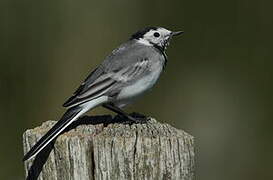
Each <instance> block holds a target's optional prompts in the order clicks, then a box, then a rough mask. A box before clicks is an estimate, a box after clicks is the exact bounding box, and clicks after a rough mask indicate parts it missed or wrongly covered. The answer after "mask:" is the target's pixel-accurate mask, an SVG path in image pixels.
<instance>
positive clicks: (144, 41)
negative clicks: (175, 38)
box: [137, 38, 152, 46]
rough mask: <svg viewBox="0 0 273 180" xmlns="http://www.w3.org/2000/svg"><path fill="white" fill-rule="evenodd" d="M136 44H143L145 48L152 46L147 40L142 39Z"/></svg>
mask: <svg viewBox="0 0 273 180" xmlns="http://www.w3.org/2000/svg"><path fill="white" fill-rule="evenodd" d="M137 42H139V43H141V44H144V45H146V46H152V44H151V43H150V42H149V41H148V40H146V39H143V38H140V39H138V40H137Z"/></svg>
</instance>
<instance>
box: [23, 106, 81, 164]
mask: <svg viewBox="0 0 273 180" xmlns="http://www.w3.org/2000/svg"><path fill="white" fill-rule="evenodd" d="M81 110H82V108H81V107H73V108H70V109H68V110H67V111H66V112H65V114H64V115H63V116H62V118H61V119H60V120H59V121H58V122H57V123H56V124H55V125H54V126H53V127H52V128H51V129H50V130H49V131H48V132H47V133H46V134H45V135H44V136H43V137H42V138H41V139H40V140H39V141H38V142H37V143H36V144H35V145H34V146H33V147H32V148H31V149H30V151H28V152H27V153H26V154H25V155H24V158H23V161H25V160H27V159H30V158H31V157H33V156H35V155H36V154H38V153H39V152H40V151H41V150H42V149H43V148H44V147H45V146H46V145H47V144H48V143H50V142H51V141H52V140H53V139H55V138H56V137H57V136H58V135H59V134H60V133H61V132H63V131H64V129H65V128H66V127H67V126H68V125H69V124H70V123H72V120H73V118H74V117H75V116H76V115H77V114H78V113H79V112H80V111H81Z"/></svg>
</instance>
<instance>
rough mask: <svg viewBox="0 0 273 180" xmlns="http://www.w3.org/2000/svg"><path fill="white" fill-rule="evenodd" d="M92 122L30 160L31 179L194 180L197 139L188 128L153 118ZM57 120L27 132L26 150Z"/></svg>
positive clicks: (70, 131)
mask: <svg viewBox="0 0 273 180" xmlns="http://www.w3.org/2000/svg"><path fill="white" fill-rule="evenodd" d="M92 118H93V119H98V118H102V119H107V118H108V120H109V118H111V117H109V116H103V117H97V116H96V117H92ZM86 122H87V121H85V123H82V124H77V125H75V126H74V127H73V128H74V129H71V130H69V131H67V132H65V133H63V134H62V135H60V136H59V137H58V138H57V140H56V141H55V142H53V143H51V144H50V145H49V146H48V147H47V148H46V149H45V150H43V151H42V152H41V153H39V154H38V155H37V156H36V157H35V158H34V159H31V160H29V161H26V162H25V171H26V177H27V179H39V180H89V179H90V180H116V179H117V180H143V179H147V180H152V179H155V180H160V179H162V180H165V179H175V180H193V179H194V144H193V143H194V141H193V137H192V136H191V135H189V134H187V133H186V132H184V131H182V130H178V129H176V128H174V127H172V126H170V125H168V124H165V123H159V122H157V121H156V120H155V119H152V118H151V119H150V120H149V121H148V123H146V124H132V125H129V124H122V123H113V124H96V125H92V124H88V123H86ZM90 122H92V119H91V120H90ZM99 122H100V121H99ZM101 122H103V120H102V121H101ZM54 124H55V121H47V122H45V123H43V124H42V125H41V126H40V127H37V128H34V129H30V130H27V131H26V132H25V133H24V135H23V145H24V152H25V153H26V152H27V151H28V150H30V148H31V147H32V146H33V145H34V144H35V143H36V142H37V140H38V139H39V138H41V137H42V136H43V135H44V134H45V133H46V132H47V131H48V130H49V128H51V127H52V126H53V125H54ZM76 126H77V127H76Z"/></svg>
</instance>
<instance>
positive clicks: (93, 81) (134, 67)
mask: <svg viewBox="0 0 273 180" xmlns="http://www.w3.org/2000/svg"><path fill="white" fill-rule="evenodd" d="M182 33H183V31H170V30H168V29H166V28H163V27H156V26H153V27H145V28H143V29H141V30H139V31H137V32H135V33H134V34H132V35H131V37H130V38H129V40H127V41H126V42H125V43H122V44H121V45H120V46H119V47H118V48H116V49H114V50H113V51H112V52H111V53H110V55H108V56H107V57H106V58H105V59H104V60H103V61H102V63H101V64H100V65H98V66H97V67H96V68H95V69H94V70H93V71H92V72H91V73H90V74H89V75H88V76H87V78H86V79H85V80H84V81H83V83H82V84H81V85H80V86H79V87H78V89H77V90H76V91H75V92H74V93H73V95H72V96H71V97H70V98H69V99H68V100H67V101H65V103H64V104H63V107H65V108H67V110H66V112H65V113H64V114H63V116H62V117H61V119H60V120H59V121H57V123H56V124H55V125H54V126H53V127H52V128H51V129H50V130H49V131H48V132H47V133H46V134H45V135H44V136H42V137H41V138H40V139H39V140H38V142H37V143H36V144H35V145H34V146H33V147H32V148H31V149H30V150H29V151H28V152H27V153H26V154H25V155H24V157H23V161H26V160H28V159H31V158H33V157H35V156H36V155H37V154H38V153H40V152H41V150H43V149H44V148H45V147H46V146H47V145H48V144H49V143H50V142H52V141H53V140H54V139H55V138H56V137H57V136H58V135H59V134H60V133H62V132H63V131H64V130H65V129H66V128H67V127H68V126H69V125H70V124H71V123H72V122H74V121H76V120H77V119H79V118H80V117H81V116H82V115H83V114H85V113H86V112H87V111H89V110H91V109H93V108H95V107H98V106H102V107H104V108H106V109H109V110H111V111H113V112H115V113H118V114H120V115H122V116H124V117H126V118H127V119H129V120H131V121H133V122H134V121H137V119H136V118H134V117H132V116H131V115H130V114H128V113H126V112H125V111H124V110H123V108H124V107H125V106H126V105H128V104H131V103H133V102H134V101H135V100H136V99H137V98H138V97H140V96H141V95H142V94H143V93H144V92H146V91H147V90H149V89H151V88H152V87H153V86H154V84H155V83H156V81H157V80H158V79H159V76H160V74H161V73H162V71H163V69H164V68H165V67H166V64H167V55H166V49H167V47H168V46H169V43H170V40H171V39H172V38H173V37H174V36H177V35H180V34H182Z"/></svg>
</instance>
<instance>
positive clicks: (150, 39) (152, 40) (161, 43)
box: [131, 27, 183, 51]
mask: <svg viewBox="0 0 273 180" xmlns="http://www.w3.org/2000/svg"><path fill="white" fill-rule="evenodd" d="M182 33H183V31H177V32H173V31H170V30H168V29H165V28H162V27H146V28H144V29H142V30H139V31H137V32H136V33H134V34H133V35H132V36H131V40H132V39H135V40H137V41H138V42H140V43H142V44H145V45H148V46H155V47H157V48H160V49H161V50H163V51H164V50H165V49H166V47H167V46H168V45H169V43H170V40H171V39H172V37H173V36H176V35H179V34H182Z"/></svg>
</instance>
